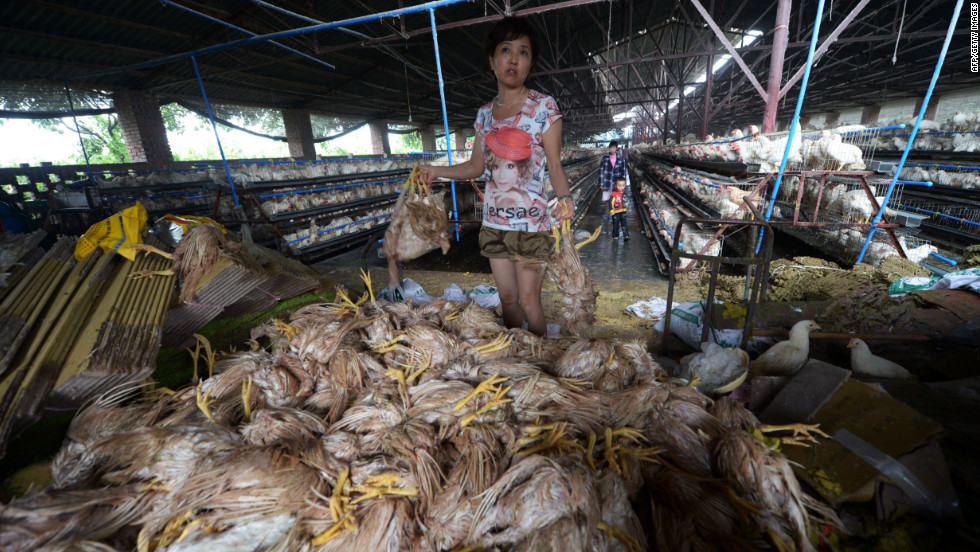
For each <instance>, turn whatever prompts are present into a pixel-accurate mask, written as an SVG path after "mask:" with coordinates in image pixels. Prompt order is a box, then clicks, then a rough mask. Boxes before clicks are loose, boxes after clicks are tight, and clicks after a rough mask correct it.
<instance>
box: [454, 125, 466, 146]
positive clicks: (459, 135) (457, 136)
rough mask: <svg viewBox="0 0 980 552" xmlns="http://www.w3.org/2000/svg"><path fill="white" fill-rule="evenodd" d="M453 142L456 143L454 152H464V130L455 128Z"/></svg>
mask: <svg viewBox="0 0 980 552" xmlns="http://www.w3.org/2000/svg"><path fill="white" fill-rule="evenodd" d="M453 140H455V141H456V151H466V129H465V128H457V129H456V130H454V131H453Z"/></svg>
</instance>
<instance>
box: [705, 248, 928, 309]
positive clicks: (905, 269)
mask: <svg viewBox="0 0 980 552" xmlns="http://www.w3.org/2000/svg"><path fill="white" fill-rule="evenodd" d="M929 275H930V272H929V270H928V269H925V268H923V267H921V266H919V265H918V264H916V263H914V262H912V261H909V260H907V259H902V258H899V257H887V258H886V259H885V260H883V261H882V262H881V264H880V265H879V266H878V268H874V267H872V266H871V265H868V264H864V263H858V264H855V265H854V266H853V267H852V268H849V269H848V268H843V267H841V266H840V265H838V264H836V263H833V262H831V261H827V260H825V259H819V258H816V257H794V258H792V259H777V260H775V261H773V262H772V264H771V265H770V273H769V287H768V288H767V291H766V300H767V301H832V300H834V299H837V298H838V297H841V296H842V295H846V294H848V293H851V292H853V291H855V290H859V289H866V288H869V287H870V288H876V289H881V290H885V289H887V288H888V286H889V285H890V284H891V283H892V282H894V281H896V280H898V279H899V278H902V277H904V276H929ZM708 281H709V275H708V274H707V273H701V276H700V280H699V282H698V283H699V289H700V293H701V294H702V296H706V295H707V293H708ZM715 296H716V297H717V298H718V299H720V300H722V301H735V302H744V300H745V299H744V297H745V277H744V276H736V275H725V274H722V275H719V276H718V280H717V282H716V284H715Z"/></svg>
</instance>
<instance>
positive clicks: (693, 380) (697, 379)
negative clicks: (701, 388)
mask: <svg viewBox="0 0 980 552" xmlns="http://www.w3.org/2000/svg"><path fill="white" fill-rule="evenodd" d="M699 383H701V377H700V376H698V373H697V372H695V373H694V377H693V378H691V381H689V382H688V383H687V386H688V387H694V386H696V385H697V384H699Z"/></svg>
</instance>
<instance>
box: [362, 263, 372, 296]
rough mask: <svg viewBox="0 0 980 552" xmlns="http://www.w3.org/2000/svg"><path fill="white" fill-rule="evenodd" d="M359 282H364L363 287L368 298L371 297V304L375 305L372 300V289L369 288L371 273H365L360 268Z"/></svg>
mask: <svg viewBox="0 0 980 552" xmlns="http://www.w3.org/2000/svg"><path fill="white" fill-rule="evenodd" d="M361 280H363V281H364V285H365V286H367V290H368V295H370V297H371V302H372V303H375V300H374V288H372V287H371V273H370V272H365V271H364V269H363V268H362V269H361Z"/></svg>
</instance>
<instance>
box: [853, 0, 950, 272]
mask: <svg viewBox="0 0 980 552" xmlns="http://www.w3.org/2000/svg"><path fill="white" fill-rule="evenodd" d="M962 7H963V0H956V7H955V8H954V9H953V17H952V19H950V21H949V28H948V29H947V30H946V40H945V41H943V48H942V50H940V52H939V59H938V60H937V61H936V68H935V69H934V70H933V72H932V80H930V81H929V88H927V89H926V96H925V98H923V99H922V107H921V108H919V115H918V117H916V118H915V124H914V125H912V132H911V133H910V134H909V140H908V142H907V143H906V144H905V151H903V152H902V158H901V159H900V160H899V161H898V167H896V168H895V174H894V175H893V176H892V181H891V182H889V183H888V191H887V192H885V199H884V201H882V202H881V208H880V209H878V213H877V214H875V218H874V220H873V221H872V222H871V230H870V231H868V237H867V239H865V240H864V245H863V246H862V247H861V254H860V255H858V258H857V261H856V262H861V261H862V260H863V259H864V254H865V253H866V252H867V251H868V246H869V245H871V240H872V238H874V236H875V232H876V231H877V228H875V226H877V225H878V223H880V222H881V216H882V215H883V214H884V212H885V206H886V205H888V200H889V199H890V198H891V197H892V192H893V191H895V184H896V183H897V181H898V175H899V174H901V173H902V168H903V167H904V166H905V160H906V159H907V158H908V156H909V151H910V150H911V149H912V142H915V135H916V133H917V132H918V131H919V125H920V124H921V123H922V118H923V117H924V116H925V114H926V108H927V107H928V106H929V99H930V98H932V90H933V88H935V87H936V81H938V80H939V72H940V71H941V70H942V68H943V61H944V60H945V59H946V52H947V51H948V50H949V43H950V41H951V40H952V39H953V30H954V29H956V22H957V21H958V20H959V18H960V9H961V8H962Z"/></svg>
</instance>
